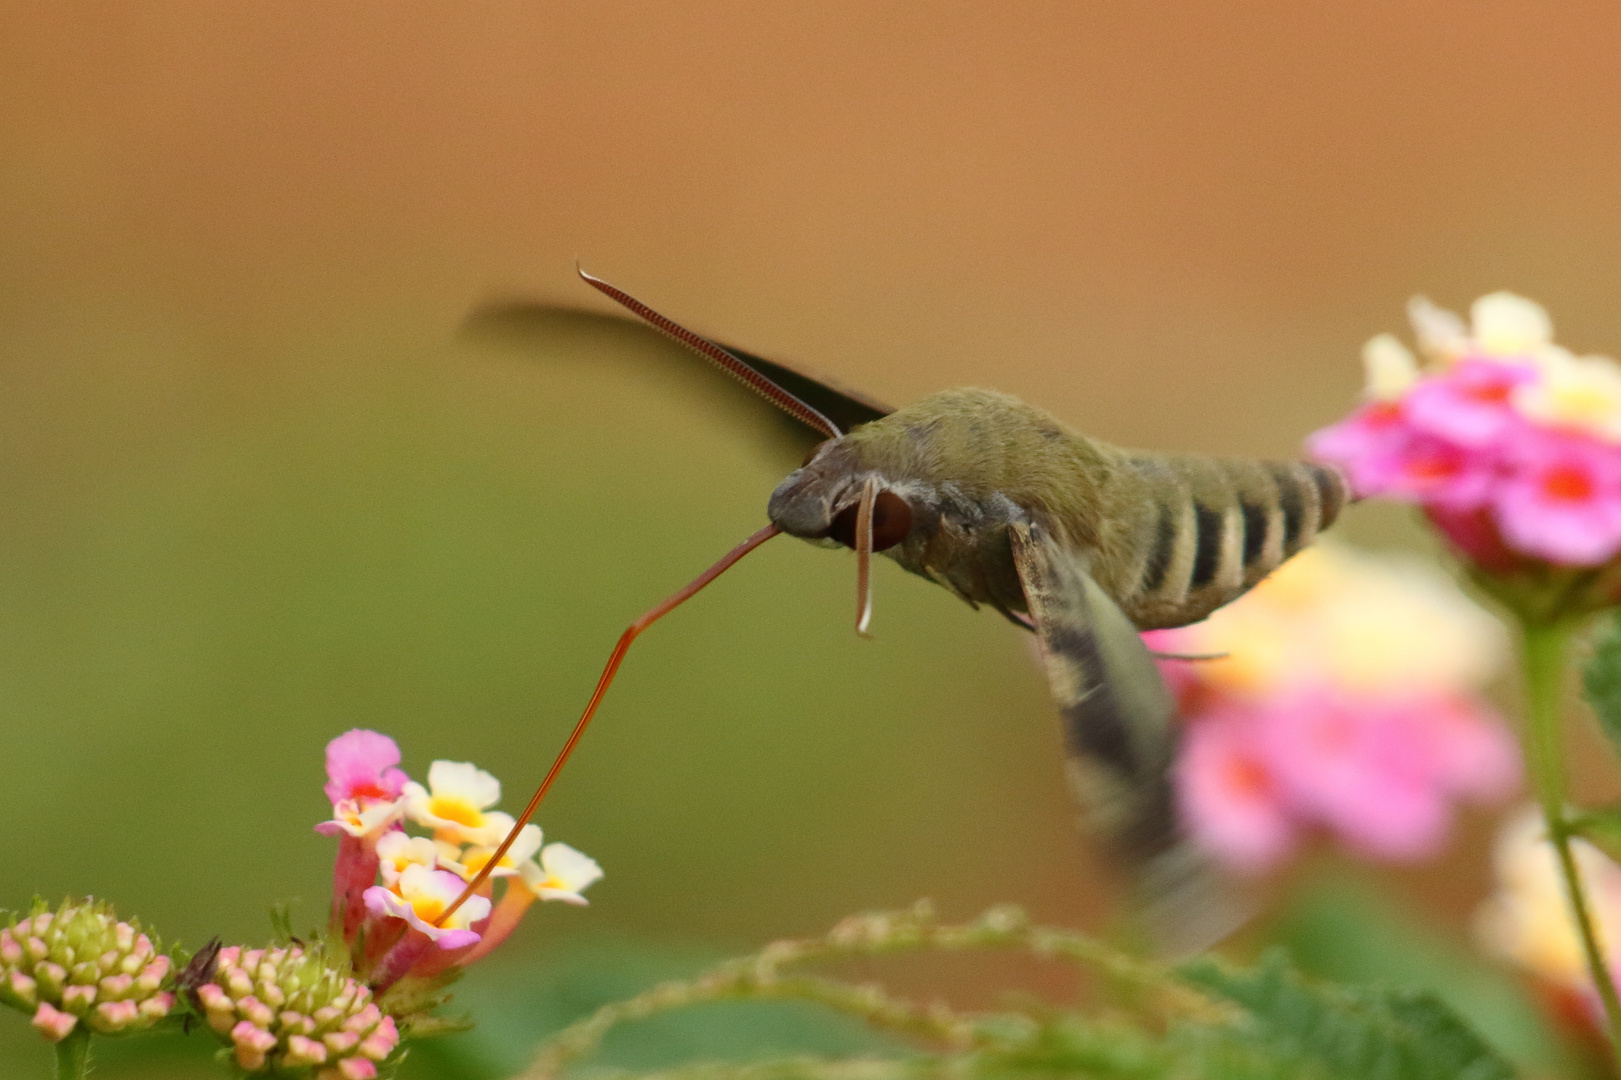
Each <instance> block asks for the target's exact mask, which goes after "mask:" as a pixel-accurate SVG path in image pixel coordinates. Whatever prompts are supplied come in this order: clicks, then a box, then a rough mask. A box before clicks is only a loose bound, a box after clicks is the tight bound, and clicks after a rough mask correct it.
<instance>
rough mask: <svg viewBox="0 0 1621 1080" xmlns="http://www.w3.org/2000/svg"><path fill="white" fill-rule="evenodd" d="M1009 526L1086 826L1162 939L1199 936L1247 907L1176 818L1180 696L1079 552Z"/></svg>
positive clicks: (1036, 529)
mask: <svg viewBox="0 0 1621 1080" xmlns="http://www.w3.org/2000/svg"><path fill="white" fill-rule="evenodd" d="M1008 533H1009V540H1010V544H1011V548H1012V552H1013V561H1014V565H1015V566H1016V567H1017V568H1018V572H1019V578H1020V581H1021V582H1022V583H1023V586H1024V592H1025V599H1026V601H1027V603H1028V604H1029V613H1030V618H1031V621H1032V622H1033V623H1034V625H1035V629H1036V634H1037V639H1038V641H1039V643H1040V646H1041V655H1042V662H1043V665H1044V666H1045V668H1046V670H1047V681H1048V685H1049V687H1050V689H1051V692H1052V696H1053V700H1054V701H1055V702H1056V703H1057V705H1058V711H1059V720H1060V725H1061V727H1062V734H1063V739H1064V748H1065V772H1066V774H1067V775H1068V777H1069V780H1070V785H1071V788H1072V791H1073V793H1074V795H1075V798H1076V800H1077V801H1078V802H1079V803H1080V804H1081V806H1082V807H1083V808H1085V810H1086V818H1087V820H1086V825H1087V828H1088V831H1090V832H1091V833H1093V834H1094V835H1096V836H1099V837H1100V838H1102V839H1103V840H1104V842H1105V843H1107V844H1108V845H1109V846H1110V847H1111V848H1113V849H1114V853H1115V854H1116V855H1117V856H1118V857H1120V858H1121V859H1122V861H1124V862H1125V863H1126V865H1127V866H1129V867H1131V869H1132V871H1133V879H1132V884H1133V891H1134V894H1135V900H1136V905H1135V906H1136V908H1137V910H1138V911H1139V912H1140V914H1141V915H1142V917H1143V919H1144V921H1145V922H1147V923H1148V924H1149V925H1150V926H1151V927H1152V928H1153V930H1154V936H1155V941H1156V944H1157V946H1158V948H1159V949H1160V951H1162V952H1165V953H1170V954H1183V953H1189V952H1192V951H1194V950H1196V949H1200V948H1204V947H1206V946H1208V945H1209V944H1210V943H1211V942H1212V941H1214V940H1216V939H1217V938H1219V937H1221V936H1222V935H1223V934H1225V933H1226V932H1227V931H1229V930H1230V929H1231V928H1232V927H1233V926H1234V925H1236V924H1237V923H1238V921H1239V920H1240V918H1241V916H1242V912H1243V910H1244V909H1243V905H1242V904H1241V903H1240V902H1239V901H1238V900H1237V898H1236V896H1235V894H1234V893H1233V892H1232V890H1231V889H1229V888H1228V887H1227V885H1226V883H1225V882H1224V880H1223V879H1222V877H1221V875H1220V874H1219V873H1218V872H1217V871H1216V868H1215V867H1214V866H1213V865H1212V864H1211V862H1210V860H1209V859H1208V858H1207V857H1206V856H1205V855H1204V854H1203V853H1202V852H1200V851H1199V850H1198V849H1197V848H1196V847H1195V846H1194V845H1193V844H1192V843H1191V842H1190V841H1189V840H1188V838H1187V836H1186V835H1185V833H1184V832H1183V830H1182V828H1181V822H1180V817H1179V815H1178V813H1177V806H1176V795H1175V790H1174V787H1173V785H1172V783H1171V769H1172V764H1173V761H1174V759H1175V754H1176V734H1177V729H1176V726H1175V720H1176V702H1175V701H1174V700H1173V699H1172V697H1171V695H1170V693H1169V691H1168V690H1167V689H1166V687H1165V682H1164V680H1163V679H1161V678H1160V674H1159V669H1158V667H1157V666H1156V665H1155V663H1154V660H1153V657H1152V656H1151V655H1150V654H1149V652H1148V649H1147V648H1146V646H1144V644H1143V640H1142V638H1141V637H1139V636H1138V634H1137V628H1136V627H1135V626H1134V625H1132V623H1131V620H1129V619H1128V618H1126V616H1125V614H1124V613H1123V612H1122V611H1121V610H1120V608H1119V607H1118V606H1117V605H1116V604H1115V603H1114V601H1113V600H1112V599H1110V598H1109V596H1108V594H1107V593H1105V592H1104V591H1103V589H1102V588H1101V587H1100V586H1099V585H1098V584H1097V582H1096V581H1094V580H1093V579H1092V576H1091V575H1090V574H1089V573H1087V571H1086V567H1085V566H1084V564H1083V560H1082V559H1081V558H1079V557H1078V556H1077V554H1076V553H1075V552H1074V551H1071V550H1068V549H1066V548H1065V547H1064V546H1063V545H1060V544H1058V543H1056V542H1055V541H1054V540H1053V538H1052V537H1051V536H1050V535H1047V534H1046V533H1045V532H1044V530H1043V529H1042V528H1041V527H1040V526H1039V525H1035V524H1030V525H1026V524H1023V523H1014V524H1013V525H1010V526H1009V529H1008Z"/></svg>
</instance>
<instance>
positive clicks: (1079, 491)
mask: <svg viewBox="0 0 1621 1080" xmlns="http://www.w3.org/2000/svg"><path fill="white" fill-rule="evenodd" d="M869 475H870V476H876V477H877V478H878V480H879V482H880V484H881V485H882V486H883V487H884V488H886V489H888V490H891V491H894V492H895V493H896V494H898V495H900V496H902V497H903V498H905V499H906V500H907V502H908V503H909V504H910V505H911V506H912V508H913V514H914V520H913V525H912V528H911V530H910V532H909V534H908V535H907V536H906V538H905V539H904V540H903V541H902V542H900V543H899V544H897V545H896V546H894V547H892V548H890V549H889V550H888V551H886V552H885V554H888V555H889V556H890V557H892V558H894V559H895V560H896V561H897V562H899V563H900V564H901V565H902V566H903V567H905V568H906V569H908V570H910V571H912V572H914V573H917V574H920V575H922V576H924V577H927V578H930V579H931V580H934V581H937V582H939V583H940V584H942V585H944V586H946V587H947V588H949V589H951V590H952V591H953V592H955V593H957V594H958V595H959V596H961V597H963V598H964V599H966V600H968V601H969V602H971V603H976V604H977V603H987V604H990V605H992V606H994V607H996V608H998V609H1000V610H1002V611H1005V612H1023V611H1025V610H1026V604H1025V597H1024V594H1023V590H1022V588H1021V585H1020V582H1019V578H1018V574H1017V572H1016V570H1015V568H1014V565H1013V558H1012V554H1011V550H1010V548H1009V541H1008V536H1007V529H1008V526H1009V525H1010V524H1013V523H1014V522H1027V523H1030V524H1034V525H1037V526H1039V527H1040V528H1041V529H1042V530H1044V531H1045V532H1046V533H1047V534H1049V535H1050V536H1051V537H1053V539H1054V540H1055V541H1056V542H1057V543H1058V544H1059V545H1060V546H1061V547H1062V548H1063V549H1064V550H1065V551H1066V552H1069V553H1071V554H1072V555H1073V557H1074V558H1076V559H1077V560H1079V562H1080V565H1081V568H1082V569H1083V570H1084V571H1085V572H1086V573H1088V574H1090V575H1091V576H1092V578H1093V579H1094V580H1096V581H1097V583H1098V585H1099V586H1100V587H1101V588H1102V589H1103V590H1104V591H1105V592H1106V593H1107V594H1108V595H1109V596H1110V598H1111V599H1113V600H1114V601H1115V603H1117V604H1118V605H1119V606H1120V608H1121V610H1122V611H1124V612H1125V614H1126V615H1127V617H1128V618H1130V619H1131V621H1132V622H1133V623H1134V624H1135V625H1136V626H1137V627H1138V628H1140V629H1151V628H1156V627H1167V626H1180V625H1183V624H1186V623H1190V622H1194V621H1197V620H1199V619H1202V618H1204V617H1205V616H1206V615H1208V614H1209V613H1210V612H1211V611H1213V610H1215V609H1216V608H1218V607H1220V606H1221V605H1222V604H1225V603H1227V602H1228V601H1230V600H1232V599H1233V598H1235V597H1237V596H1238V595H1240V594H1241V593H1243V592H1244V591H1245V590H1246V589H1248V588H1250V587H1251V586H1253V585H1254V584H1255V583H1256V582H1258V581H1260V580H1261V579H1262V578H1263V577H1265V576H1266V575H1267V574H1268V573H1270V572H1271V571H1272V570H1274V569H1275V568H1276V567H1277V566H1278V565H1279V564H1280V563H1282V562H1283V561H1284V559H1286V558H1288V557H1289V556H1290V555H1293V554H1294V553H1295V552H1296V551H1298V550H1299V549H1300V548H1301V547H1303V546H1305V545H1306V544H1307V543H1309V542H1310V541H1311V539H1312V537H1313V536H1315V534H1316V533H1317V531H1318V530H1319V529H1321V528H1324V527H1326V526H1327V525H1328V524H1329V523H1330V522H1331V521H1332V520H1333V518H1334V515H1335V514H1336V513H1337V512H1338V510H1339V508H1340V506H1341V505H1342V503H1343V502H1344V501H1345V497H1346V491H1345V487H1344V483H1343V481H1342V480H1341V478H1340V477H1339V475H1338V474H1337V473H1334V472H1333V471H1332V470H1329V469H1324V468H1321V467H1319V466H1316V465H1311V464H1308V463H1304V462H1265V461H1256V460H1249V459H1239V458H1218V457H1209V456H1203V455H1193V454H1149V453H1141V452H1136V451H1130V450H1122V449H1120V448H1117V447H1114V446H1110V445H1108V444H1106V443H1101V442H1098V441H1096V440H1093V439H1088V438H1086V437H1085V436H1082V435H1080V434H1078V433H1076V432H1074V431H1071V430H1070V429H1069V428H1067V427H1066V426H1064V425H1063V424H1061V423H1060V422H1059V421H1057V420H1056V419H1054V418H1053V417H1052V416H1050V415H1048V414H1047V413H1045V412H1042V411H1041V410H1039V409H1036V408H1032V407H1031V406H1029V405H1026V404H1024V403H1023V402H1021V401H1018V400H1017V399H1015V398H1012V397H1009V396H1007V395H1005V394H998V393H995V392H992V391H988V390H975V389H958V390H946V391H942V392H940V393H937V394H932V395H930V396H928V397H926V398H923V399H922V400H920V401H918V402H916V403H915V404H912V405H909V406H907V407H905V408H903V409H899V410H897V411H896V412H893V413H890V414H889V415H888V416H885V417H883V418H881V419H878V420H874V421H873V422H871V423H869V424H865V425H863V426H862V427H859V428H857V429H855V430H854V431H852V432H850V433H849V434H847V435H845V436H843V437H842V438H839V439H835V440H830V441H829V442H828V443H825V444H824V445H823V446H822V448H821V449H820V450H819V451H818V453H817V454H816V455H815V457H813V458H812V459H811V460H810V461H809V462H807V463H806V465H805V467H804V468H802V469H800V470H799V471H798V472H796V473H794V474H793V475H791V476H790V477H788V478H787V479H786V480H784V481H783V483H782V485H781V486H780V487H779V488H778V489H777V492H776V493H774V494H773V496H772V502H771V514H772V520H773V521H776V522H777V523H778V524H779V525H782V526H783V527H784V529H785V531H788V532H790V533H794V534H796V535H800V536H806V537H808V538H817V537H821V536H825V535H827V523H828V522H829V521H831V518H832V516H833V515H836V514H837V513H839V512H840V511H841V510H844V509H845V508H846V507H848V506H849V505H851V504H852V503H853V502H854V500H855V498H856V497H857V495H858V494H859V492H860V489H861V485H862V483H863V482H864V481H865V479H866V477H868V476H869Z"/></svg>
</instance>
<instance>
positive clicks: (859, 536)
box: [856, 476, 878, 637]
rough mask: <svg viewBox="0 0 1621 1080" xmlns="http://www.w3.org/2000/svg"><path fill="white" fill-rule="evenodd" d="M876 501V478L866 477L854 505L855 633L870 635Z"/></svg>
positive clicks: (864, 635) (863, 635)
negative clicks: (858, 500) (873, 511)
mask: <svg viewBox="0 0 1621 1080" xmlns="http://www.w3.org/2000/svg"><path fill="white" fill-rule="evenodd" d="M877 501H878V478H877V477H875V476H869V477H867V481H866V483H864V484H862V485H861V502H860V503H859V504H858V505H857V507H856V633H857V634H860V635H861V636H862V637H871V636H872V635H871V634H869V633H867V624H868V623H870V622H871V621H872V508H873V506H874V504H875V503H876V502H877Z"/></svg>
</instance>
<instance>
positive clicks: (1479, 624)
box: [1145, 543, 1519, 873]
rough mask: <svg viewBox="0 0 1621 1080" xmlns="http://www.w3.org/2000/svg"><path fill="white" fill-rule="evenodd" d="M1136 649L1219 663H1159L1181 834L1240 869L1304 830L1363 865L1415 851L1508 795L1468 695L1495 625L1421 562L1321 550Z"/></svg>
mask: <svg viewBox="0 0 1621 1080" xmlns="http://www.w3.org/2000/svg"><path fill="white" fill-rule="evenodd" d="M1145 637H1146V638H1147V639H1148V640H1149V642H1150V644H1151V646H1152V647H1153V648H1155V649H1159V650H1161V651H1165V652H1172V653H1182V654H1189V653H1192V654H1209V653H1220V654H1226V655H1225V658H1224V659H1218V660H1208V661H1200V662H1197V663H1189V662H1186V661H1177V660H1167V661H1164V662H1163V663H1162V668H1163V669H1164V670H1165V672H1166V677H1167V682H1168V683H1169V684H1170V685H1171V687H1172V688H1173V691H1174V692H1175V693H1176V694H1177V696H1178V698H1179V699H1180V701H1181V702H1182V707H1183V709H1182V711H1183V716H1184V720H1185V721H1186V723H1187V730H1186V732H1185V734H1184V738H1183V745H1182V751H1181V756H1180V758H1179V760H1178V764H1177V769H1176V783H1177V788H1178V792H1179V797H1180V802H1181V806H1182V810H1183V814H1184V817H1185V820H1186V823H1187V825H1188V828H1189V830H1190V832H1191V833H1192V835H1193V837H1194V839H1195V840H1196V841H1197V842H1199V843H1200V844H1201V845H1202V846H1203V847H1205V848H1206V849H1208V850H1209V851H1210V852H1211V853H1212V854H1214V855H1215V856H1216V857H1217V858H1219V859H1221V860H1222V861H1223V862H1225V863H1227V864H1229V865H1231V866H1232V867H1233V868H1235V869H1237V870H1239V871H1242V872H1247V873H1255V872H1260V871H1263V870H1266V869H1268V868H1270V867H1272V866H1274V865H1276V864H1277V863H1278V862H1280V861H1282V860H1283V859H1284V858H1285V857H1286V856H1287V855H1288V854H1289V852H1290V851H1291V850H1292V849H1293V848H1294V846H1295V844H1296V842H1297V841H1298V839H1299V838H1300V837H1301V835H1302V834H1304V833H1306V832H1308V831H1313V830H1316V831H1322V832H1327V833H1329V834H1331V835H1333V836H1336V837H1338V838H1339V839H1340V840H1342V841H1343V842H1344V843H1346V844H1347V845H1348V846H1349V847H1350V848H1352V849H1353V850H1355V851H1357V852H1358V853H1360V854H1363V855H1366V856H1369V857H1374V858H1384V859H1413V858H1419V857H1422V856H1425V855H1429V854H1431V853H1433V852H1434V851H1435V850H1436V849H1437V848H1438V847H1439V846H1440V844H1441V843H1442V842H1443V840H1444V839H1445V835H1446V832H1447V828H1448V825H1449V823H1450V821H1451V817H1452V805H1453V803H1454V802H1456V801H1458V800H1461V799H1474V800H1484V801H1489V800H1495V799H1500V798H1502V797H1504V796H1506V795H1507V794H1509V793H1510V792H1511V791H1512V790H1513V789H1514V787H1515V786H1516V784H1517V783H1518V780H1519V759H1518V755H1517V750H1516V747H1515V744H1514V741H1513V739H1512V737H1511V736H1510V734H1509V732H1508V730H1507V729H1506V727H1505V726H1504V725H1503V723H1502V721H1501V720H1500V719H1499V718H1498V717H1497V716H1496V715H1495V714H1494V713H1493V712H1491V710H1490V709H1488V708H1487V707H1486V706H1485V705H1484V704H1483V703H1482V702H1481V700H1480V699H1479V696H1478V691H1479V689H1480V687H1481V686H1482V684H1483V683H1484V682H1485V681H1486V680H1487V679H1488V678H1489V677H1490V676H1491V675H1492V673H1493V671H1494V669H1495V667H1496V665H1497V663H1498V661H1499V659H1500V658H1501V657H1502V655H1503V653H1504V651H1505V642H1504V640H1503V637H1502V630H1501V627H1500V626H1499V624H1498V623H1497V622H1496V620H1494V619H1492V618H1491V617H1490V616H1489V615H1487V614H1486V613H1485V612H1483V611H1481V610H1480V609H1479V608H1477V607H1475V606H1474V605H1473V604H1472V603H1471V602H1470V601H1469V600H1468V599H1466V598H1465V597H1464V596H1463V595H1462V594H1461V593H1460V592H1458V591H1457V589H1456V588H1455V587H1454V586H1453V585H1452V584H1451V583H1450V582H1449V581H1448V580H1447V579H1446V578H1445V577H1444V576H1443V575H1441V574H1440V573H1439V572H1438V571H1435V570H1432V569H1429V568H1427V567H1424V566H1422V565H1421V564H1417V563H1404V562H1401V561H1397V560H1390V559H1381V558H1375V557H1373V556H1369V555H1359V554H1356V553H1354V552H1352V551H1350V550H1349V549H1347V548H1344V547H1342V546H1337V545H1334V544H1332V543H1326V544H1320V545H1319V546H1317V547H1315V548H1312V549H1310V550H1308V551H1306V552H1303V553H1302V554H1301V555H1299V556H1297V557H1296V558H1295V559H1293V560H1291V561H1290V562H1288V563H1286V564H1285V565H1284V566H1283V567H1282V568H1281V569H1280V570H1279V571H1278V572H1277V573H1275V574H1274V575H1273V576H1272V577H1271V578H1269V579H1268V580H1267V581H1265V582H1262V583H1261V585H1259V586H1258V587H1256V589H1254V590H1253V591H1252V592H1251V593H1250V594H1249V595H1248V596H1246V597H1243V598H1242V599H1240V600H1238V601H1236V602H1234V603H1233V604H1230V605H1228V606H1227V607H1226V608H1223V609H1221V610H1220V611H1218V612H1216V613H1215V614H1214V615H1212V616H1211V617H1210V618H1209V619H1207V620H1205V621H1204V622H1202V623H1199V624H1197V625H1195V626H1191V627H1185V628H1183V629H1181V630H1170V631H1155V632H1153V633H1150V634H1148V635H1145Z"/></svg>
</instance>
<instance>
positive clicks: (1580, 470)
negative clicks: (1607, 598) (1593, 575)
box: [1495, 432, 1621, 566]
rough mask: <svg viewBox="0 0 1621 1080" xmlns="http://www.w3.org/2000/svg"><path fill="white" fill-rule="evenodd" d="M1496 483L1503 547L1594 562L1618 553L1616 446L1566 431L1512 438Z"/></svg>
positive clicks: (1620, 513) (1619, 459) (1619, 457)
mask: <svg viewBox="0 0 1621 1080" xmlns="http://www.w3.org/2000/svg"><path fill="white" fill-rule="evenodd" d="M1514 459H1515V462H1514V464H1515V467H1514V468H1513V470H1512V471H1510V472H1508V473H1507V474H1506V475H1504V476H1503V478H1502V479H1501V481H1500V487H1499V489H1498V491H1497V494H1496V500H1495V505H1496V509H1497V511H1498V512H1497V514H1496V521H1497V526H1498V529H1499V530H1500V531H1501V532H1502V535H1503V539H1504V540H1505V541H1506V542H1507V543H1508V545H1509V547H1511V548H1517V549H1519V550H1520V551H1529V552H1536V553H1537V554H1539V555H1541V556H1543V557H1544V558H1547V559H1549V560H1550V561H1552V562H1556V563H1561V564H1564V565H1569V566H1595V565H1598V564H1600V563H1603V562H1606V561H1608V560H1609V559H1610V558H1612V557H1613V556H1614V555H1615V554H1616V553H1617V551H1621V451H1618V450H1617V448H1616V447H1613V446H1609V445H1606V444H1603V443H1600V442H1598V441H1596V440H1594V439H1591V438H1588V437H1585V436H1581V435H1573V434H1553V433H1549V432H1536V433H1533V434H1530V435H1527V436H1525V437H1523V438H1521V439H1520V440H1518V441H1517V442H1516V444H1515V447H1514Z"/></svg>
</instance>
